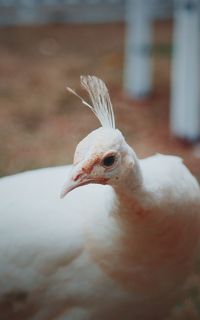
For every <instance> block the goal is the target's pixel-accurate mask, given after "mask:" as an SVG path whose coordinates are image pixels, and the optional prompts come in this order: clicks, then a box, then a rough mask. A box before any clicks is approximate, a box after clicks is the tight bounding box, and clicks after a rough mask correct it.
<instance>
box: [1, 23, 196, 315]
mask: <svg viewBox="0 0 200 320" xmlns="http://www.w3.org/2000/svg"><path fill="white" fill-rule="evenodd" d="M171 31H172V26H171V24H170V23H169V22H168V23H166V22H165V23H157V24H156V25H155V37H154V38H155V46H154V50H153V57H152V59H153V65H154V92H153V93H152V96H151V97H150V98H149V99H147V100H146V101H143V102H131V101H129V100H128V99H127V97H125V95H124V94H123V92H122V74H123V53H124V26H123V25H122V24H104V25H92V26H91V25H65V26H60V25H57V26H41V27H18V28H4V29H3V28H2V29H0V106H1V108H0V136H1V140H0V175H2V176H3V175H7V174H13V173H15V172H19V171H23V170H28V169H33V168H38V167H46V166H54V165H62V164H65V163H70V162H71V161H72V158H73V153H74V149H75V147H76V145H77V143H78V142H79V141H80V140H81V139H82V138H83V137H84V136H85V135H86V134H87V133H89V132H90V131H91V130H94V129H95V128H97V126H99V124H98V123H97V120H96V119H95V117H94V116H93V114H92V113H91V112H90V111H89V110H87V109H86V107H84V106H82V105H81V103H80V101H79V100H77V99H76V97H74V96H73V95H70V94H69V93H67V92H66V90H65V86H66V84H67V85H69V86H70V87H72V88H74V89H76V90H77V91H79V90H80V88H79V76H80V74H95V75H97V76H99V77H101V78H102V79H104V80H105V81H106V83H107V85H108V87H109V89H110V94H111V99H112V102H113V105H114V109H115V113H116V120H117V126H118V128H119V129H121V130H122V132H123V133H124V135H125V136H126V138H127V140H128V142H129V143H130V144H131V145H132V146H134V148H135V151H136V152H137V154H138V155H139V156H140V157H144V156H148V155H152V154H154V153H156V152H160V153H169V154H177V155H180V156H182V157H183V158H184V160H185V162H186V163H187V165H188V166H189V168H190V169H191V170H192V172H193V173H194V174H195V175H196V177H198V179H200V165H199V161H200V148H199V147H194V146H191V145H189V144H187V143H184V142H181V141H179V140H176V139H175V138H173V137H171V135H170V133H169V123H168V122H169V121H168V118H169V89H170V86H169V84H170V51H171V50H170V48H171V33H172V32H171ZM83 94H84V93H83ZM198 281H200V280H199V279H197V280H195V281H194V286H196V285H197V282H198ZM193 291H194V290H193ZM193 296H195V298H194V297H193ZM193 296H192V294H190V295H189V298H188V301H187V303H186V308H187V309H188V310H189V309H190V308H192V307H193V303H194V301H195V304H196V303H197V305H199V300H198V299H199V297H198V294H197V292H196V293H195V294H194V292H193ZM191 297H192V302H191ZM195 299H196V300H195ZM191 304H192V307H191ZM188 312H190V311H188ZM178 318H179V317H178V316H177V319H178ZM179 319H199V317H198V316H197V317H191V315H190V316H188V315H187V314H186V318H185V317H183V316H181V318H179Z"/></svg>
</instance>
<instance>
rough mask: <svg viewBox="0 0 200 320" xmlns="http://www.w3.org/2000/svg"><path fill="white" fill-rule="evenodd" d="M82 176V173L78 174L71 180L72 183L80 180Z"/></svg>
mask: <svg viewBox="0 0 200 320" xmlns="http://www.w3.org/2000/svg"><path fill="white" fill-rule="evenodd" d="M82 175H83V172H80V173H78V174H77V175H76V176H75V177H74V178H73V180H74V181H77V180H78V179H80V177H82Z"/></svg>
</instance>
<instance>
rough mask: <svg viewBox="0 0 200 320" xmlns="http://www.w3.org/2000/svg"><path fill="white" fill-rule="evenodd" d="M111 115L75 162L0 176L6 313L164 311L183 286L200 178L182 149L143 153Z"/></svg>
mask: <svg viewBox="0 0 200 320" xmlns="http://www.w3.org/2000/svg"><path fill="white" fill-rule="evenodd" d="M95 88H96V87H95ZM101 90H102V87H101ZM93 91H94V90H93ZM95 92H96V91H95ZM97 93H98V92H96V94H97ZM111 116H113V115H111ZM112 120H113V119H112ZM102 121H104V119H103V120H102ZM109 123H110V126H111V127H101V128H99V129H97V130H95V131H93V132H92V133H90V134H89V135H88V136H87V137H86V138H85V139H83V140H82V141H81V142H80V143H79V145H78V146H77V149H76V152H75V157H74V164H73V165H72V166H67V167H66V166H65V167H56V168H47V169H40V170H35V171H30V172H26V173H22V174H17V175H15V176H10V177H6V178H2V179H1V180H0V257H1V262H0V314H1V320H10V319H12V320H18V319H20V320H21V319H23V320H26V319H27V320H28V319H30V320H50V319H56V320H86V319H87V320H94V319H95V320H100V319H105V320H108V319H109V320H110V319H111V320H112V319H113V320H121V319H126V320H129V319H130V320H133V319H135V320H146V319H148V320H150V319H152V320H156V319H159V320H161V319H164V317H165V316H166V315H167V314H168V312H169V310H170V308H171V306H172V305H173V304H174V302H175V301H176V298H177V296H178V295H179V294H180V291H181V290H182V287H183V284H184V282H185V280H186V278H187V277H188V275H189V274H190V272H191V270H192V266H193V262H194V260H195V257H196V254H197V250H198V242H199V227H200V221H199V214H200V188H199V185H198V183H197V181H196V179H195V178H194V177H193V176H192V174H191V173H190V172H189V170H188V169H187V168H186V167H185V165H184V164H183V163H182V160H181V159H180V158H178V157H174V156H164V155H160V154H158V155H155V156H152V157H149V158H146V159H143V160H139V159H138V158H137V156H136V154H135V152H134V151H133V150H132V149H131V148H130V146H129V145H128V144H127V143H126V141H125V139H124V137H123V136H122V134H121V132H120V131H119V130H117V129H115V128H113V127H112V126H114V121H110V122H109ZM64 180H66V183H65V185H64V187H63V191H62V194H61V196H62V197H64V196H65V195H66V194H67V196H66V197H65V198H64V199H62V200H61V199H59V196H58V191H59V189H60V185H62V184H63V181H64ZM85 184H87V185H86V186H84V187H81V186H83V185H85ZM78 187H79V188H78ZM74 189H75V190H74ZM72 190H73V191H72Z"/></svg>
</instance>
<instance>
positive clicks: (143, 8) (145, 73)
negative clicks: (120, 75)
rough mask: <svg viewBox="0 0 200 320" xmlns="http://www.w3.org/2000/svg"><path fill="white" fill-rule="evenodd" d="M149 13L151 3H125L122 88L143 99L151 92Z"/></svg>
mask: <svg viewBox="0 0 200 320" xmlns="http://www.w3.org/2000/svg"><path fill="white" fill-rule="evenodd" d="M151 47H152V14H151V1H150V0H127V6H126V49H125V71H124V88H125V91H126V93H127V94H128V96H130V97H132V98H136V99H139V98H143V97H145V96H147V95H148V94H149V93H150V92H151V89H152V66H151Z"/></svg>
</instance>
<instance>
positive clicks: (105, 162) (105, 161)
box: [102, 155, 116, 168]
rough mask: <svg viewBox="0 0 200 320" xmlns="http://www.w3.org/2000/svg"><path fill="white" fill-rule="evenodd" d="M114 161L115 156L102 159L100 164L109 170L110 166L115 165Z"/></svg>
mask: <svg viewBox="0 0 200 320" xmlns="http://www.w3.org/2000/svg"><path fill="white" fill-rule="evenodd" d="M115 160H116V157H115V155H110V156H106V157H105V158H104V159H103V161H102V164H103V166H104V167H106V168H109V167H112V165H113V164H114V163H115Z"/></svg>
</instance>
